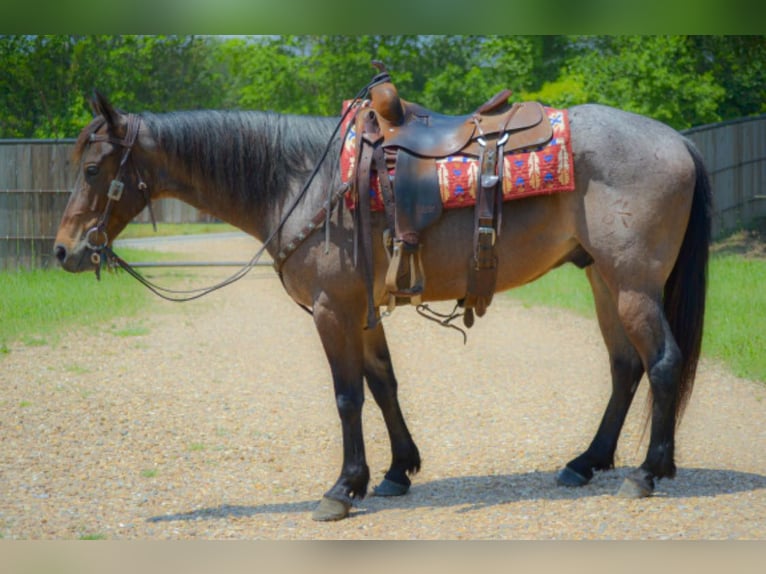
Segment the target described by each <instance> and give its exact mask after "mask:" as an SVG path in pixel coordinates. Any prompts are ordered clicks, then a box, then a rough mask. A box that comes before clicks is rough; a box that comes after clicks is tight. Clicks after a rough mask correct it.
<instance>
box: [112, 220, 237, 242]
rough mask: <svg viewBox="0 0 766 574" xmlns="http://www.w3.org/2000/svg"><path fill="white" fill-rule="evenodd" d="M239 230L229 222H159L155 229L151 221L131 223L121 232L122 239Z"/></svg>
mask: <svg viewBox="0 0 766 574" xmlns="http://www.w3.org/2000/svg"><path fill="white" fill-rule="evenodd" d="M231 231H239V229H238V228H236V227H234V226H233V225H229V224H228V223H158V224H157V231H156V232H155V231H154V228H153V227H152V224H151V223H130V224H129V225H128V226H127V227H126V228H125V229H124V230H123V231H122V233H120V237H119V238H120V239H138V238H143V237H165V236H169V235H200V234H203V233H229V232H231Z"/></svg>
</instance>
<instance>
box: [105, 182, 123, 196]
mask: <svg viewBox="0 0 766 574" xmlns="http://www.w3.org/2000/svg"><path fill="white" fill-rule="evenodd" d="M124 189H125V184H124V183H122V182H121V181H120V180H119V179H113V180H112V183H110V184H109V191H107V192H106V196H107V197H108V198H109V199H111V200H112V201H120V198H121V197H122V192H123V190H124Z"/></svg>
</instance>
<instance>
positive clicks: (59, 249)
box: [53, 245, 67, 263]
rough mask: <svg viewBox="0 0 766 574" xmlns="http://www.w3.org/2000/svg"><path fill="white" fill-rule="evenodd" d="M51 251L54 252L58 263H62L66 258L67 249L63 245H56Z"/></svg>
mask: <svg viewBox="0 0 766 574" xmlns="http://www.w3.org/2000/svg"><path fill="white" fill-rule="evenodd" d="M53 253H55V254H56V259H58V260H59V262H60V263H63V262H64V261H65V260H66V256H67V251H66V247H64V246H63V245H56V246H55V247H54V248H53Z"/></svg>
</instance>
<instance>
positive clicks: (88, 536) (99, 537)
mask: <svg viewBox="0 0 766 574" xmlns="http://www.w3.org/2000/svg"><path fill="white" fill-rule="evenodd" d="M80 540H106V534H101V533H99V532H94V533H91V534H83V535H82V536H80Z"/></svg>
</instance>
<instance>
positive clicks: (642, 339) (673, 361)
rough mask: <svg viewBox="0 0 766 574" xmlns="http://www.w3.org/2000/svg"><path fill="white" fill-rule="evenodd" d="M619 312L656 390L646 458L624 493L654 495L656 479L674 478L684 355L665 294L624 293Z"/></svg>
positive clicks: (627, 480)
mask: <svg viewBox="0 0 766 574" xmlns="http://www.w3.org/2000/svg"><path fill="white" fill-rule="evenodd" d="M618 309H619V312H620V316H621V318H622V320H623V324H624V325H625V330H626V332H627V333H628V336H629V337H630V339H631V341H633V344H634V345H635V346H636V349H637V350H638V353H639V355H641V359H642V361H643V363H644V368H645V369H646V373H647V375H648V377H649V383H650V385H651V391H652V422H651V432H650V438H649V448H648V450H647V454H646V459H644V462H643V463H642V464H641V466H640V467H639V468H638V469H636V470H634V471H633V472H632V473H631V474H630V475H629V476H628V478H626V479H625V483H624V484H623V486H622V488H621V489H620V493H619V494H620V495H621V496H626V497H631V498H635V497H641V496H648V495H649V494H651V493H652V492H653V491H654V479H655V478H665V477H667V478H672V477H674V476H675V474H676V466H675V462H674V455H675V430H676V413H677V406H678V402H679V391H680V380H681V369H682V357H681V351H680V349H679V347H678V344H677V343H676V340H675V338H674V337H673V333H672V331H671V328H670V325H669V323H668V321H667V319H666V317H665V313H664V311H663V308H662V303H661V298H660V296H659V295H657V296H651V295H649V294H646V293H641V292H639V291H630V290H623V291H622V292H621V293H620V296H619V303H618Z"/></svg>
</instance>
